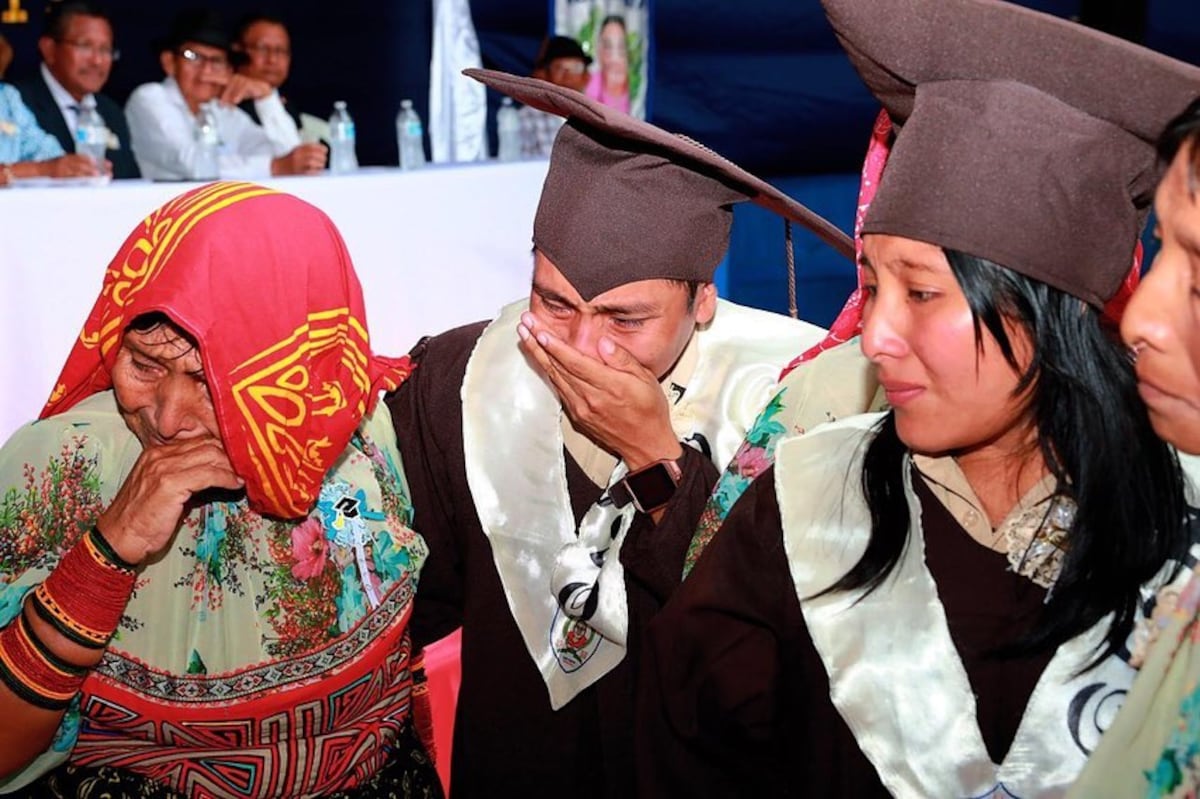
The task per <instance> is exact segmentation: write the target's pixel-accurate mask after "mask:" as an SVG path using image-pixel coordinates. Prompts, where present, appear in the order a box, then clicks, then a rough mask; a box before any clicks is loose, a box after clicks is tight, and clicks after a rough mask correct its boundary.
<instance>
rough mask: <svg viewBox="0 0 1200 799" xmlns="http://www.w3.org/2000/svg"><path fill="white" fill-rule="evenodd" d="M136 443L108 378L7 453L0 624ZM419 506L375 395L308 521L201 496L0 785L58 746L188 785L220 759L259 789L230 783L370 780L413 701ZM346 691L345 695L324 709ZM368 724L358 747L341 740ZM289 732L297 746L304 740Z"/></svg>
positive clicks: (206, 778) (133, 455)
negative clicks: (38, 740)
mask: <svg viewBox="0 0 1200 799" xmlns="http://www.w3.org/2000/svg"><path fill="white" fill-rule="evenodd" d="M140 452H141V446H140V444H139V442H138V441H137V439H136V438H135V437H134V436H133V435H132V433H130V431H129V430H128V428H127V427H126V426H125V424H124V422H123V421H122V419H121V417H120V415H119V414H118V412H117V409H116V405H115V401H114V399H113V395H112V393H111V392H104V393H101V394H97V395H94V396H93V397H90V398H89V399H87V400H85V401H83V402H81V403H80V404H79V405H77V406H76V407H75V408H73V409H72V410H70V411H68V412H66V413H63V414H60V415H58V416H54V417H51V418H49V419H46V420H42V421H38V422H34V423H32V424H30V425H26V426H25V427H23V428H21V429H20V430H19V431H18V432H17V433H16V434H15V435H14V436H13V437H12V438H11V439H10V440H9V441H8V443H7V444H5V445H4V447H3V449H0V625H5V624H8V623H9V622H11V621H12V619H13V618H15V617H16V615H17V614H18V613H19V612H20V608H21V603H22V600H23V598H24V596H25V594H26V593H27V592H29V591H30V590H31V589H32V588H34V587H36V586H37V585H38V584H39V582H40V581H41V580H42V579H44V577H45V576H46V575H47V574H48V573H49V572H50V571H51V570H52V569H53V568H54V566H55V565H56V563H57V562H58V559H59V558H60V556H61V555H62V554H63V553H65V552H66V551H67V550H68V549H69V548H70V547H71V546H72V545H73V544H74V543H75V541H76V540H78V538H79V537H80V536H81V535H82V534H83V533H85V532H86V531H87V530H89V529H90V528H91V526H92V524H93V522H94V520H95V519H96V517H97V516H98V515H99V513H100V512H101V511H102V510H103V509H104V508H105V507H106V506H107V505H108V503H109V502H110V501H111V500H112V498H113V496H114V495H115V493H116V491H117V489H118V488H119V487H120V486H121V484H122V482H123V481H124V479H125V477H126V476H127V475H128V474H129V471H130V469H131V468H132V467H133V465H134V462H135V461H136V459H137V457H138V455H139V454H140ZM411 519H412V507H411V504H410V501H409V495H408V490H407V485H406V483H405V480H404V474H403V471H402V469H401V465H400V456H399V452H398V450H397V448H396V444H395V434H394V432H393V429H392V423H391V419H390V417H389V415H388V411H387V408H386V406H384V405H383V404H382V403H380V404H379V405H378V406H377V408H376V410H375V411H374V413H373V414H372V415H370V416H369V417H368V418H367V419H365V420H364V422H363V423H362V425H361V426H360V428H359V431H358V433H356V435H355V437H354V438H353V439H352V441H351V444H350V446H349V447H348V448H347V449H346V451H345V453H344V454H343V456H342V458H341V459H340V460H339V461H338V462H337V464H336V465H335V467H334V468H333V470H332V471H331V472H330V474H329V475H328V476H327V477H326V481H325V483H324V485H323V487H322V489H321V493H320V498H319V500H318V502H317V504H316V506H315V507H314V508H313V509H312V511H311V512H310V514H309V516H308V517H307V518H306V519H303V520H292V521H280V520H276V519H271V518H266V517H263V516H260V515H258V514H257V513H255V512H254V511H252V510H250V508H249V507H248V506H247V505H246V503H245V501H244V500H239V501H215V500H214V501H211V502H208V503H207V504H203V505H200V506H198V507H196V508H195V509H193V510H192V511H190V512H189V513H188V514H187V515H186V517H185V518H184V520H183V523H182V524H181V526H180V529H179V532H178V533H177V535H176V537H175V539H174V540H173V542H172V543H171V545H170V547H169V548H168V549H167V550H166V551H165V552H164V553H163V554H162V555H161V556H160V557H159V558H157V559H156V560H154V562H152V563H149V564H148V565H146V566H145V567H144V568H143V569H142V570H141V571H140V573H139V576H138V581H137V584H136V587H135V589H134V593H133V596H132V598H131V599H130V601H129V604H128V605H127V607H126V611H125V616H124V618H123V619H122V621H121V624H120V627H119V628H118V630H117V633H116V635H115V636H114V638H113V640H112V642H111V643H110V645H109V647H108V649H107V651H106V654H105V656H104V659H103V660H102V661H101V663H100V665H99V666H98V667H97V668H96V669H95V670H94V671H93V672H92V674H91V675H90V676H89V677H88V679H87V681H86V682H85V683H84V686H83V691H82V692H81V694H80V695H79V697H77V699H76V701H75V702H74V703H73V704H72V706H71V708H70V709H69V710H68V711H67V713H66V714H65V716H64V719H63V723H62V725H61V727H60V728H59V731H58V734H57V736H56V738H55V740H54V742H53V745H52V747H51V749H50V751H48V752H46V753H45V754H44V755H43V756H42V757H41V758H40V759H39V760H37V761H35V763H34V764H32V765H31V766H30V767H29V768H27V769H26V771H25V772H23V773H21V774H19V775H17V776H16V777H14V778H12V779H10V780H9V781H8V782H7V783H3V784H0V791H2V790H4V789H13V788H16V787H19V786H20V785H22V784H24V783H26V782H28V781H29V780H32V779H34V778H36V777H37V776H38V775H39V774H41V773H44V772H45V771H47V770H49V769H50V768H52V767H53V766H54V765H56V764H58V763H60V762H62V761H63V760H65V759H67V758H68V756H70V757H71V759H72V760H73V761H74V762H78V763H81V764H85V765H92V764H97V765H119V766H121V767H125V768H131V769H133V770H135V771H140V772H141V773H143V774H145V775H146V776H150V777H152V778H154V779H159V780H163V781H166V782H167V783H168V784H171V785H172V787H174V788H175V789H176V790H180V791H182V792H186V793H194V792H195V790H196V787H195V786H197V785H199V784H205V785H208V784H209V783H212V784H216V783H217V782H219V780H218V777H220V776H221V774H222V773H228V772H229V769H231V768H250V767H252V771H247V772H246V773H252V774H253V775H254V776H253V778H252V781H253V780H257V781H258V783H259V784H258V785H254V784H251V785H250V786H249V787H250V790H248V791H246V790H245V788H246V786H244V785H243V786H242V787H241V788H239V791H238V792H237V795H261V796H269V795H271V794H272V792H273V791H277V790H279V789H280V787H279V786H281V785H285V784H286V785H288V786H289V787H288V789H287V791H288V793H290V794H292V795H305V794H309V793H315V792H329V791H332V790H338V789H342V788H346V787H352V786H353V785H354V784H356V782H357V781H360V780H362V779H365V778H366V777H367V776H369V774H370V773H372V772H373V771H374V770H375V769H377V767H378V766H379V765H380V764H381V763H382V762H383V760H384V759H385V753H384V750H385V748H386V746H387V745H388V743H389V742H391V741H392V740H394V739H395V736H396V733H397V730H398V729H399V728H400V727H401V726H403V724H404V722H405V720H406V718H407V714H408V709H409V694H410V689H411V682H412V680H411V674H410V673H409V670H408V658H409V643H408V635H407V631H406V626H407V621H408V618H409V615H410V613H411V604H412V603H411V600H412V596H413V593H414V591H415V587H416V579H417V575H418V574H419V571H420V568H421V564H422V563H423V561H424V559H425V557H426V554H427V549H426V546H425V542H424V541H423V540H422V538H421V537H420V536H419V535H418V534H417V533H415V532H414V531H413V530H411V529H410V527H409V524H410V522H411ZM346 692H350V693H348V694H347V693H346ZM339 695H345V696H350V695H352V696H353V698H354V701H353V703H349V702H348V701H347V703H346V704H343V705H342V706H340V707H335V704H334V703H335V698H336V697H338V696H339ZM118 709H119V712H118ZM188 725H192V726H191V727H189V726H188ZM217 728H221V729H222V730H223V732H222V733H221V734H218V733H217V732H216V729H217ZM200 729H203V730H204V732H203V734H201V733H200V732H197V731H196V730H200ZM364 736H366V740H368V741H369V742H368V743H364V744H362V745H361V746H360V747H359V748H358V749H357V750H354V751H353V752H352V753H347V752H345V751H343V750H342V749H341V748H339V746H335V743H338V742H345V741H347V740H363V739H364ZM298 738H303V739H304V740H305V741H306V742H307V746H306V747H300V748H299V749H298V750H297V749H296V748H295V740H296V739H298ZM370 741H373V743H370ZM289 743H290V744H291V746H292V747H293V749H292V750H290V751H289V750H288V746H289ZM296 751H299V752H307V753H308V754H307V755H304V756H297V755H296V754H295V752H296ZM289 758H290V759H289ZM306 758H307V759H306ZM247 760H249V761H252V762H247ZM221 769H224V770H225V771H224V772H221V771H220V770H221ZM289 780H290V781H291V782H289ZM209 792H210V793H211V795H223V794H222V791H221V790H220V789H219V788H216V789H212V790H211V791H209Z"/></svg>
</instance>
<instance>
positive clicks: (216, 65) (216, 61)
mask: <svg viewBox="0 0 1200 799" xmlns="http://www.w3.org/2000/svg"><path fill="white" fill-rule="evenodd" d="M177 55H178V56H179V57H180V58H182V59H183V60H184V61H187V62H188V63H189V64H198V65H199V66H200V68H201V69H203V68H204V67H212V68H213V69H216V70H220V71H224V70H226V69H229V59H228V58H226V57H225V56H223V55H203V54H202V53H197V52H196V51H195V50H193V49H192V48H190V47H185V48H184V49H182V50H180V51H179V52H178V53H177Z"/></svg>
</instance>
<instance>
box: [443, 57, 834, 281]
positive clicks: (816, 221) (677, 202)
mask: <svg viewBox="0 0 1200 799" xmlns="http://www.w3.org/2000/svg"><path fill="white" fill-rule="evenodd" d="M464 74H466V75H469V76H471V77H472V78H475V79H476V80H479V81H482V82H483V83H486V84H487V85H488V86H491V87H492V88H494V89H496V90H498V91H501V92H503V93H505V94H507V95H509V96H510V97H513V98H514V99H516V100H518V101H520V102H522V103H524V104H525V105H529V106H533V107H534V108H537V109H539V110H542V111H546V112H548V113H551V114H557V115H559V116H563V117H566V118H567V122H566V123H564V124H563V126H562V128H561V129H560V130H559V133H558V137H557V138H556V139H555V140H554V149H553V150H552V151H551V153H550V170H549V172H548V173H547V175H546V183H545V185H544V186H543V188H542V198H541V201H540V202H539V204H538V210H537V216H536V217H535V218H534V222H533V243H534V245H535V246H536V247H537V248H538V249H539V250H541V251H542V252H543V253H544V254H545V255H546V257H547V258H549V259H550V260H551V261H552V262H553V263H554V265H555V266H556V267H557V268H558V270H559V271H560V272H562V273H563V275H564V276H565V277H566V278H567V279H568V280H570V281H571V285H572V286H574V287H575V290H576V291H578V292H579V294H580V296H582V297H583V298H584V300H591V299H592V298H593V297H595V296H596V295H598V294H602V293H604V292H605V291H608V290H609V289H612V288H615V287H617V286H621V285H624V284H626V283H632V282H635V281H638V280H651V279H655V278H668V279H673V280H699V281H711V280H712V277H713V272H714V271H715V270H716V268H717V265H718V264H719V263H720V261H721V259H722V258H723V257H724V256H725V251H726V250H727V249H729V228H730V225H731V223H732V221H733V205H734V204H735V203H739V202H745V201H751V202H754V203H757V204H758V205H761V206H763V207H764V208H767V209H769V210H771V211H774V212H775V213H777V214H779V215H780V216H782V217H784V218H785V219H787V220H790V221H793V222H798V223H799V224H801V225H803V226H804V227H806V228H808V229H809V230H811V231H812V232H813V233H815V234H816V235H817V236H818V237H820V238H821V239H822V240H823V241H825V242H826V243H827V244H829V245H830V246H831V247H833V248H834V249H836V250H837V251H838V252H840V253H841V254H843V255H845V256H846V257H847V258H851V259H853V257H854V244H853V242H852V241H851V240H850V238H849V236H847V235H846V234H845V233H843V232H842V231H841V230H839V229H838V228H837V227H836V226H834V225H833V224H831V223H830V222H828V221H826V220H825V219H823V218H822V217H820V216H818V215H817V214H815V213H813V212H812V211H810V210H809V209H807V208H805V207H804V206H803V205H801V204H800V203H798V202H796V201H795V200H793V199H792V198H790V197H788V196H787V195H786V194H784V193H783V192H781V191H779V190H778V189H776V188H774V187H773V186H771V185H769V184H768V183H766V182H765V181H763V180H761V179H759V178H756V177H754V175H751V174H750V173H749V172H747V171H745V170H744V169H742V168H740V167H738V166H737V165H736V164H733V163H732V162H730V161H727V160H725V159H724V158H722V157H721V156H719V155H717V154H716V153H714V152H713V151H711V150H709V149H707V148H706V147H703V146H701V145H699V144H697V143H696V142H694V141H692V140H690V139H687V138H684V137H681V136H676V135H674V134H671V133H668V132H667V131H665V130H663V129H661V128H658V127H655V126H654V125H651V124H649V123H648V122H643V121H641V120H639V119H634V118H633V117H631V116H629V115H627V114H623V113H621V112H620V111H616V110H614V109H611V108H608V107H606V106H604V105H601V104H600V103H597V102H595V101H594V100H592V99H590V98H588V97H586V96H584V95H583V93H582V92H577V91H573V90H571V89H566V88H562V87H560V86H555V85H554V84H551V83H547V82H545V81H541V80H536V79H534V78H520V77H517V76H515V75H509V74H507V73H504V72H495V71H492V70H484V69H468V70H465V71H464Z"/></svg>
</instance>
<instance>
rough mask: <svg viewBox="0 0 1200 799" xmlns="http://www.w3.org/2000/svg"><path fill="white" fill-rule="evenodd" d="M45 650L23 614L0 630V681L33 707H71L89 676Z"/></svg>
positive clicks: (83, 668) (84, 670) (58, 708)
mask: <svg viewBox="0 0 1200 799" xmlns="http://www.w3.org/2000/svg"><path fill="white" fill-rule="evenodd" d="M87 671H88V670H87V668H85V667H83V666H74V665H71V664H70V663H67V662H65V661H64V660H62V659H61V658H59V657H57V656H56V655H55V654H54V653H53V652H51V651H50V650H49V649H47V648H46V645H45V644H43V643H42V642H41V641H40V640H38V637H37V636H36V635H35V634H34V632H33V630H32V629H31V628H30V626H29V621H28V619H26V618H25V613H24V612H23V611H22V612H21V613H19V614H18V615H17V618H15V619H13V621H12V623H11V624H9V625H8V627H6V628H4V630H3V631H0V682H3V683H4V684H5V685H7V686H8V687H9V688H10V689H12V692H13V693H14V694H16V695H17V696H19V697H20V698H21V699H24V700H25V701H26V702H28V703H30V704H31V705H36V706H38V707H40V708H45V709H46V710H62V709H64V708H66V707H67V705H69V704H71V698H72V697H74V696H75V694H76V693H78V691H79V686H80V685H82V684H83V679H84V677H86V676H87Z"/></svg>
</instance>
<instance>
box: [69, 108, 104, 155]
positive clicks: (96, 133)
mask: <svg viewBox="0 0 1200 799" xmlns="http://www.w3.org/2000/svg"><path fill="white" fill-rule="evenodd" d="M107 149H108V126H107V125H105V124H104V118H103V117H101V116H100V112H99V111H97V110H96V100H95V98H93V97H92V96H90V95H89V96H87V97H85V98H83V105H82V106H81V107H80V109H79V115H78V117H77V119H76V124H75V152H77V153H79V154H80V155H86V156H87V157H88V158H90V159H92V163H94V164H95V165H96V166H97V167H99V166H102V165H103V164H104V152H105V150H107Z"/></svg>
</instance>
